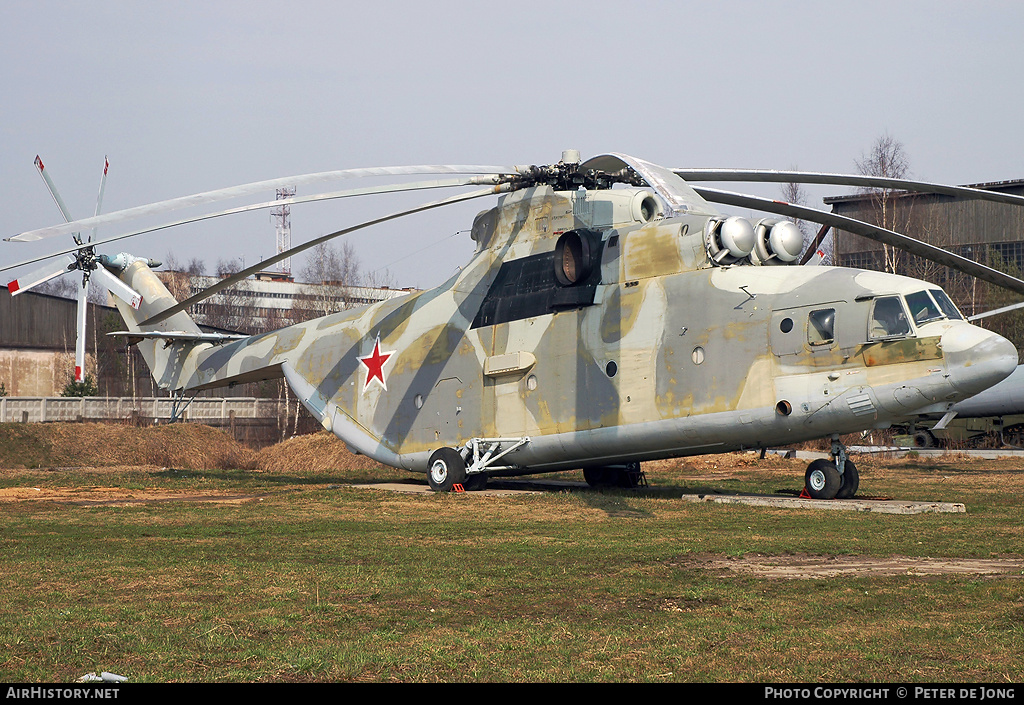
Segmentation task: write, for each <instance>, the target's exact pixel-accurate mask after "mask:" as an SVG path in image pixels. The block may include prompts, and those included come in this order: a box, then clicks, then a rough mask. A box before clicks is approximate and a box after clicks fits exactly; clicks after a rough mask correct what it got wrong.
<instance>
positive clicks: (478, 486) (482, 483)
mask: <svg viewBox="0 0 1024 705" xmlns="http://www.w3.org/2000/svg"><path fill="white" fill-rule="evenodd" d="M462 486H463V487H465V488H466V492H481V491H483V490H485V489H487V473H485V472H474V473H472V474H471V475H466V481H465V482H463V483H462Z"/></svg>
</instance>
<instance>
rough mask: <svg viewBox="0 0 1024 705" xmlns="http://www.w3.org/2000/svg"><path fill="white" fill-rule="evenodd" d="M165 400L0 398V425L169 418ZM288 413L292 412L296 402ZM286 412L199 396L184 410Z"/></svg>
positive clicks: (192, 416)
mask: <svg viewBox="0 0 1024 705" xmlns="http://www.w3.org/2000/svg"><path fill="white" fill-rule="evenodd" d="M171 404H172V402H171V399H170V398H168V397H136V398H132V397H0V423H5V422H6V423H11V422H13V423H39V422H44V421H82V420H88V421H93V420H96V421H98V420H107V419H109V420H116V419H125V420H127V419H132V418H137V417H145V418H149V419H168V420H169V419H170V418H171ZM290 406H291V408H290V409H289V411H291V413H293V414H294V413H295V402H294V401H293V402H292V403H291V405H290ZM284 413H285V403H284V402H283V401H282V400H280V399H256V398H254V397H223V398H214V397H202V398H197V399H195V400H193V401H192V403H191V404H189V406H188V408H186V409H185V414H184V417H185V418H186V419H187V420H189V421H198V422H200V423H202V422H203V421H206V420H209V421H218V420H221V419H229V418H231V419H235V418H250V419H279V418H281V417H282V415H283V414H284Z"/></svg>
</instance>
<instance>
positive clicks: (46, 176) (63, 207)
mask: <svg viewBox="0 0 1024 705" xmlns="http://www.w3.org/2000/svg"><path fill="white" fill-rule="evenodd" d="M35 165H36V171H38V172H39V175H40V176H41V177H43V183H45V184H46V190H47V191H49V192H50V196H51V197H52V198H53V202H54V203H56V204H57V208H58V210H60V214H61V215H62V216H64V222H65V223H70V222H71V221H72V220H74V218H72V217H71V212H70V211H69V210H68V206H67V204H66V203H64V199H63V198H61V197H60V193H59V192H58V191H57V185H56V184H54V183H53V179H51V178H50V172H48V171H47V170H46V167H45V166H44V165H43V160H42V159H40V158H39V155H38V154H37V155H36V160H35ZM71 236H72V237H74V238H75V242H81V241H82V238H81V235H80V234H79V233H77V232H72V233H71Z"/></svg>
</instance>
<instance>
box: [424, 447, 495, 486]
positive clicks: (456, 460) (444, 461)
mask: <svg viewBox="0 0 1024 705" xmlns="http://www.w3.org/2000/svg"><path fill="white" fill-rule="evenodd" d="M429 463H430V467H429V468H428V470H427V482H428V483H429V484H430V489H432V490H434V492H451V491H452V486H453V485H461V484H463V483H464V482H465V481H466V463H465V462H463V460H462V456H461V455H459V453H458V451H456V450H455V449H454V448H438V449H437V450H435V451H434V453H433V455H431V456H430V461H429ZM485 481H486V480H485Z"/></svg>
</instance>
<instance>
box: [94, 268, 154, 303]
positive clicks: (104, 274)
mask: <svg viewBox="0 0 1024 705" xmlns="http://www.w3.org/2000/svg"><path fill="white" fill-rule="evenodd" d="M92 276H93V277H94V278H95V279H96V281H97V283H98V284H101V285H103V286H105V287H107V290H108V291H109V292H110V293H111V294H113V295H114V296H116V297H117V298H119V299H121V300H122V301H124V302H125V303H126V304H128V305H129V306H131V307H132V308H133V309H135V310H136V311H138V310H139V306H141V305H142V294H140V293H139V292H137V291H135V289H133V288H131V287H130V286H128V285H127V284H125V283H124V282H123V281H121V280H120V279H118V278H117V277H115V276H114V275H113V274H111V273H110V272H108V271H107V270H106V269H105V268H104V267H103V265H97V267H96V269H94V270H92Z"/></svg>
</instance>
